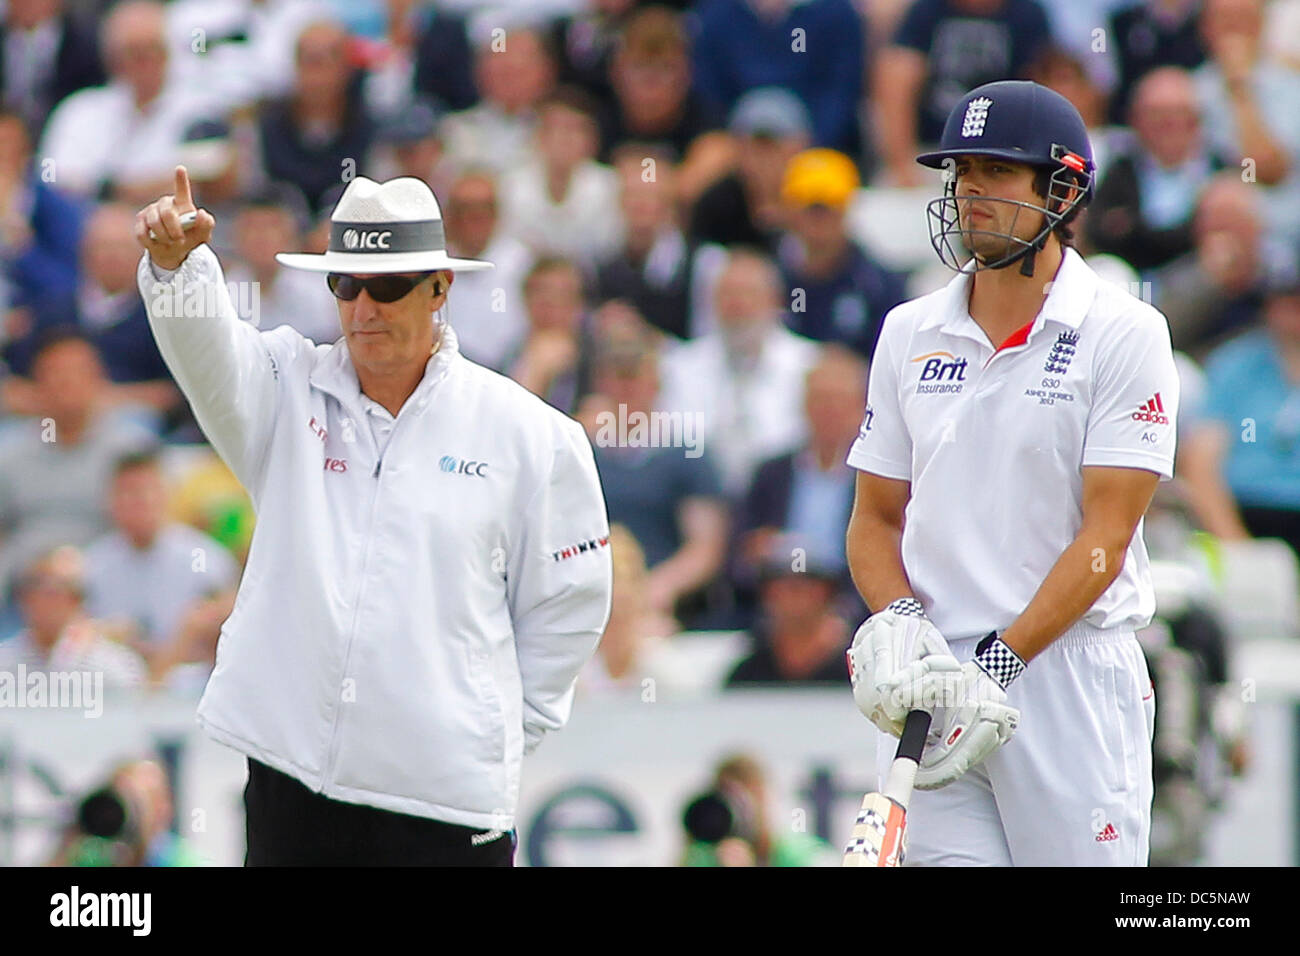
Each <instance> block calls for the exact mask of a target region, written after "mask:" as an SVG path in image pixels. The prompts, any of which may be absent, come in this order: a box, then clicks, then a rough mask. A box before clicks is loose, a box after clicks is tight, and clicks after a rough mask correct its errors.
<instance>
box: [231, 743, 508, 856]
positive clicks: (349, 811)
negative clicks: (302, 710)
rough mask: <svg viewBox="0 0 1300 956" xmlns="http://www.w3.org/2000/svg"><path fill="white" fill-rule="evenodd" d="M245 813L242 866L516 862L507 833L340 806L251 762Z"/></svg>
mask: <svg viewBox="0 0 1300 956" xmlns="http://www.w3.org/2000/svg"><path fill="white" fill-rule="evenodd" d="M244 808H245V810H246V811H247V817H246V821H247V822H246V830H245V833H246V836H247V839H248V853H247V855H246V856H245V857H244V865H245V866H513V865H514V834H513V833H504V834H501V835H500V836H498V837H496V838H495V839H492V840H488V841H484V842H477V841H476V840H475V837H476V835H477V836H478V840H479V841H482V840H483V837H484V836H486V835H487V834H481V833H480V831H477V830H474V829H473V828H472V827H462V826H457V825H456V824H453V823H443V822H441V821H439V820H430V819H428V818H426V817H415V816H410V815H408V814H405V813H393V812H392V811H389V810H380V809H378V808H377V807H368V806H362V805H359V804H354V803H341V802H340V801H338V800H331V799H330V798H329V797H326V796H324V795H322V794H319V793H313V792H312V791H311V790H309V789H308V788H307V787H305V786H303V785H302V784H301V783H299V782H298V781H297V780H295V779H294V778H293V777H290V776H288V775H286V774H283V773H280V772H279V771H278V770H273V769H272V768H270V767H268V766H266V765H265V764H263V763H260V762H258V761H256V760H253V759H252V758H251V757H250V758H249V760H248V785H247V786H246V787H245V788H244Z"/></svg>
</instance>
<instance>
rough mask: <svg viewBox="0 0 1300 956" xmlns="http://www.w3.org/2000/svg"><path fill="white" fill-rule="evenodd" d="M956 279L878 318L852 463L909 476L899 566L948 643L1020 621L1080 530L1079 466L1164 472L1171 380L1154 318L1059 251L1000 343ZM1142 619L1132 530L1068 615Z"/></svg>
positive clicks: (1170, 433)
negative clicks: (1086, 599) (1118, 557)
mask: <svg viewBox="0 0 1300 956" xmlns="http://www.w3.org/2000/svg"><path fill="white" fill-rule="evenodd" d="M969 282H970V276H969V275H966V274H962V275H958V276H956V277H955V278H954V279H953V280H952V281H951V282H950V283H948V285H947V286H945V287H944V288H942V289H940V290H938V291H937V292H933V293H931V294H930V295H927V296H923V297H921V298H919V299H914V300H912V301H910V302H904V303H903V304H901V305H899V306H897V307H896V308H894V309H893V310H892V311H890V313H889V314H888V315H887V316H886V317H885V320H884V325H883V327H882V329H881V333H880V341H879V344H878V346H877V348H876V352H875V358H874V360H873V362H872V368H871V380H870V385H869V388H868V393H867V409H866V416H865V418H864V420H863V423H862V427H861V429H860V430H859V433H858V438H857V440H856V441H855V442H854V443H853V447H852V448H851V449H850V450H849V456H848V463H849V464H850V465H852V466H853V467H854V468H858V469H860V470H862V471H869V472H872V473H873V474H878V475H882V476H884V477H887V478H896V479H901V480H904V481H910V482H911V485H912V487H911V500H910V501H909V502H908V504H907V509H906V512H905V522H904V527H903V535H902V557H903V567H904V569H905V570H906V572H907V576H908V580H909V581H910V582H911V584H912V589H913V591H914V592H915V593H916V596H917V597H918V598H919V599H920V600H921V602H922V603H923V604H924V605H925V608H926V613H927V614H928V615H929V617H930V619H931V620H932V621H933V622H934V625H935V626H936V627H937V628H938V629H939V631H940V632H941V633H942V634H943V635H944V636H945V637H946V638H948V639H949V640H952V639H958V638H963V637H972V636H975V635H982V634H986V633H988V632H989V631H990V630H994V629H997V630H1002V629H1004V628H1006V627H1008V626H1010V624H1011V623H1012V622H1013V621H1014V620H1015V619H1016V618H1017V617H1019V616H1020V614H1021V613H1022V612H1023V611H1024V609H1025V607H1026V606H1027V605H1028V604H1029V602H1030V600H1031V599H1032V598H1033V596H1034V594H1035V592H1036V591H1037V590H1038V588H1039V586H1040V585H1041V584H1042V583H1043V580H1044V578H1046V577H1047V574H1048V572H1049V571H1050V570H1051V568H1052V566H1053V565H1054V564H1055V563H1056V561H1057V559H1058V558H1060V556H1061V553H1062V552H1063V551H1064V550H1065V549H1066V548H1067V547H1068V546H1069V545H1070V543H1071V542H1072V541H1073V540H1074V537H1075V535H1076V534H1077V533H1078V530H1079V527H1080V525H1081V523H1082V517H1083V510H1082V501H1083V473H1082V471H1081V468H1082V467H1084V466H1087V465H1104V466H1118V467H1128V468H1142V469H1146V470H1149V471H1153V472H1157V473H1159V474H1160V475H1161V476H1162V478H1171V477H1172V476H1173V462H1174V431H1175V422H1176V414H1177V411H1178V373H1177V371H1176V370H1175V367H1174V359H1173V351H1172V349H1171V347H1170V343H1169V326H1168V323H1167V322H1166V321H1165V318H1164V316H1163V315H1162V314H1161V313H1160V312H1158V311H1157V310H1156V309H1154V308H1152V307H1151V306H1150V305H1147V304H1146V303H1144V302H1142V301H1141V300H1139V299H1137V298H1136V297H1134V296H1132V295H1130V294H1129V293H1128V292H1126V291H1125V290H1124V289H1122V288H1121V287H1119V286H1118V285H1115V284H1113V283H1110V282H1105V281H1103V280H1102V279H1100V278H1099V277H1098V276H1097V274H1096V273H1095V272H1093V271H1092V269H1091V268H1090V267H1089V266H1088V265H1087V264H1086V263H1085V262H1084V261H1083V260H1082V259H1081V258H1080V257H1079V255H1078V253H1076V252H1075V251H1074V250H1072V249H1067V250H1066V253H1065V257H1064V260H1063V261H1062V264H1061V268H1060V269H1059V271H1058V272H1057V275H1056V277H1055V280H1054V281H1053V283H1052V285H1051V289H1050V292H1049V294H1048V296H1047V298H1046V300H1045V301H1044V303H1043V308H1042V310H1041V311H1040V312H1039V314H1038V315H1037V316H1036V317H1035V319H1034V321H1033V323H1032V325H1031V326H1029V327H1028V328H1029V332H1028V334H1027V336H1026V334H1025V330H1024V329H1022V330H1020V332H1018V333H1016V334H1015V335H1012V336H1011V337H1010V338H1009V339H1008V340H1007V342H1005V343H1003V345H1002V347H1001V348H999V349H996V350H995V349H994V347H993V345H992V344H991V343H990V342H989V339H988V336H987V335H985V333H984V331H983V330H982V329H981V328H980V327H979V325H977V324H976V322H975V320H974V319H972V318H971V316H970V312H969V309H968V301H969ZM1154 610H1155V595H1154V592H1153V590H1152V586H1151V578H1150V569H1149V563H1148V560H1147V552H1146V546H1145V545H1144V543H1143V540H1142V524H1141V523H1140V522H1139V524H1138V527H1137V531H1136V533H1135V534H1134V536H1133V540H1132V541H1131V542H1130V544H1129V547H1128V551H1127V553H1126V554H1125V557H1124V567H1123V569H1122V570H1121V572H1120V574H1119V577H1118V578H1116V579H1115V581H1114V582H1113V583H1112V584H1111V586H1110V587H1109V588H1107V589H1106V591H1105V592H1104V593H1103V594H1102V595H1101V597H1099V598H1098V599H1097V601H1096V602H1095V603H1094V604H1093V605H1092V607H1091V608H1089V609H1088V611H1087V612H1085V614H1084V615H1083V618H1082V619H1081V622H1080V624H1081V625H1084V626H1089V625H1090V626H1092V627H1097V628H1107V629H1109V628H1120V627H1122V628H1133V629H1137V628H1140V627H1144V626H1145V625H1146V624H1147V623H1149V621H1150V619H1151V615H1152V613H1153V612H1154Z"/></svg>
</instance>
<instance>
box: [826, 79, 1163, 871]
mask: <svg viewBox="0 0 1300 956" xmlns="http://www.w3.org/2000/svg"><path fill="white" fill-rule="evenodd" d="M918 161H919V162H920V163H922V164H923V165H925V166H929V167H932V168H935V169H940V170H942V171H943V174H944V191H943V195H942V196H941V197H940V198H937V199H935V200H933V201H932V202H931V203H930V204H929V206H928V216H929V224H930V236H931V242H932V244H933V245H934V248H935V250H936V252H937V253H938V254H939V256H940V258H941V259H942V260H943V261H944V263H945V264H946V265H948V266H949V267H950V268H952V269H953V270H955V271H956V273H957V274H956V276H955V277H954V278H953V279H952V280H951V281H950V282H949V283H948V284H947V285H946V286H945V287H944V288H942V289H940V290H938V291H936V292H934V293H932V294H930V295H926V296H923V297H921V298H918V299H914V300H912V301H910V302H905V303H903V304H902V305H899V306H898V307H896V308H895V309H893V310H892V311H891V312H890V313H889V315H888V316H887V317H886V318H885V320H884V324H883V328H882V331H881V335H880V342H879V346H878V347H877V349H876V352H875V359H874V361H873V363H872V369H871V378H870V385H869V388H868V395H867V408H866V414H865V417H864V419H863V422H862V427H861V429H860V431H859V435H858V438H857V440H856V441H855V443H854V444H853V447H852V449H851V450H850V452H849V456H848V463H849V464H850V465H852V466H853V467H854V468H856V469H857V470H858V475H857V479H856V491H855V499H854V505H853V513H852V518H851V520H850V524H849V530H848V535H847V550H848V560H849V566H850V569H851V571H852V574H853V577H854V580H855V582H856V583H857V586H858V588H859V590H860V591H861V593H862V596H863V598H864V600H865V601H866V602H867V605H868V606H869V607H870V608H872V609H873V610H875V611H876V613H875V614H873V615H872V616H871V617H870V618H868V619H867V621H866V622H865V623H864V624H863V625H862V626H861V627H860V628H859V630H858V632H857V634H856V636H855V639H854V642H853V646H852V649H851V650H850V651H849V656H850V670H851V673H852V675H853V693H854V697H855V699H856V701H857V703H858V706H859V707H860V708H861V710H862V711H863V713H864V714H866V715H867V716H868V718H869V719H870V720H871V721H872V722H873V723H874V724H875V725H876V726H877V727H878V728H879V729H880V731H881V734H882V736H881V738H880V740H879V741H878V747H877V752H878V754H879V757H878V762H879V764H880V770H881V772H882V774H883V772H884V771H885V769H886V768H887V767H888V766H889V764H890V763H891V761H892V758H893V757H894V751H895V747H894V744H895V743H896V741H894V740H893V739H892V738H893V737H898V736H899V734H900V733H901V731H902V729H903V726H904V721H905V719H906V717H907V714H908V713H909V712H910V711H912V710H914V709H920V710H926V711H929V712H930V713H932V714H933V718H932V721H931V724H930V731H929V734H928V736H927V738H926V742H925V746H924V749H923V751H922V754H921V759H920V765H919V769H918V770H917V771H916V781H915V785H916V788H917V791H918V792H916V793H915V794H914V795H913V797H912V802H911V804H910V806H909V808H908V820H907V833H908V837H907V849H906V855H905V859H906V863H907V864H908V865H928V866H1012V865H1015V866H1144V865H1146V863H1147V855H1148V845H1149V837H1150V825H1151V799H1152V757H1151V738H1152V734H1153V730H1154V717H1155V700H1154V691H1153V689H1152V684H1151V679H1150V676H1149V675H1148V672H1147V667H1146V662H1145V659H1144V658H1143V655H1142V651H1141V649H1140V648H1139V646H1138V642H1137V640H1136V638H1135V636H1134V633H1135V631H1137V630H1139V629H1141V628H1142V627H1144V626H1146V624H1148V623H1149V621H1150V620H1151V617H1152V614H1153V612H1154V610H1155V597H1154V592H1153V589H1152V583H1151V576H1150V568H1149V562H1148V558H1147V552H1146V548H1145V545H1144V544H1143V539H1142V516H1143V514H1144V513H1145V511H1146V509H1147V506H1148V504H1149V503H1150V501H1151V497H1152V495H1153V493H1154V491H1155V489H1156V485H1157V483H1158V482H1159V481H1160V480H1162V479H1169V478H1172V477H1173V462H1174V430H1175V418H1176V415H1177V410H1178V394H1179V390H1178V377H1177V374H1176V372H1175V366H1174V360H1173V354H1172V350H1171V347H1170V337H1169V328H1168V324H1167V322H1166V320H1165V318H1164V316H1163V315H1161V314H1160V312H1158V311H1157V310H1156V309H1154V308H1152V307H1151V306H1150V305H1148V304H1147V303H1145V302H1142V301H1141V300H1139V299H1138V298H1136V297H1134V296H1132V295H1130V294H1129V292H1128V291H1126V290H1125V289H1123V288H1120V287H1119V286H1116V285H1114V284H1111V283H1109V282H1106V281H1103V280H1102V279H1101V278H1099V277H1098V275H1097V274H1096V273H1095V272H1093V270H1092V269H1091V268H1089V266H1088V265H1087V264H1086V263H1085V262H1084V260H1083V259H1082V258H1081V257H1080V255H1079V254H1078V252H1077V251H1076V250H1075V249H1074V248H1073V246H1072V241H1071V240H1072V227H1071V222H1072V221H1073V220H1074V219H1075V218H1076V217H1077V216H1078V214H1079V212H1080V211H1081V210H1082V208H1083V207H1084V205H1085V204H1086V203H1087V202H1088V200H1089V198H1090V196H1091V194H1092V187H1093V175H1094V170H1095V165H1094V162H1093V157H1092V150H1091V147H1090V144H1089V141H1088V134H1087V131H1086V129H1085V127H1084V123H1083V121H1082V119H1081V118H1080V116H1079V114H1078V112H1077V111H1076V110H1075V109H1074V107H1073V106H1071V105H1070V103H1069V102H1068V101H1067V100H1066V99H1065V98H1064V97H1062V96H1060V95H1059V94H1057V93H1055V92H1053V91H1051V90H1049V89H1047V88H1045V87H1043V86H1039V85H1037V84H1035V83H1030V82H1022V81H1005V82H997V83H990V84H986V85H984V86H981V87H979V88H977V89H975V90H972V91H971V92H970V93H968V94H967V95H966V96H965V97H963V98H962V100H961V101H960V102H959V103H958V104H957V106H956V107H955V109H954V110H953V112H952V113H951V115H950V116H949V117H948V121H947V124H946V126H945V128H944V131H943V137H942V140H941V141H940V143H939V146H938V148H937V149H936V150H935V151H933V152H928V153H925V154H923V155H921V156H920V157H918Z"/></svg>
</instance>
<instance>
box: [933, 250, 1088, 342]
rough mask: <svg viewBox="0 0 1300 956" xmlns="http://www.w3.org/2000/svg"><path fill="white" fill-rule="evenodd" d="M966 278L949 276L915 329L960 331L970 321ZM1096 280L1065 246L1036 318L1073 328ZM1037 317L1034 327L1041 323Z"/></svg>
mask: <svg viewBox="0 0 1300 956" xmlns="http://www.w3.org/2000/svg"><path fill="white" fill-rule="evenodd" d="M1008 268H1013V269H1014V268H1018V266H1008ZM970 280H971V273H969V272H962V273H959V274H957V275H955V276H953V278H952V281H951V282H949V283H948V284H947V285H946V286H944V287H943V289H941V290H940V293H939V299H938V302H936V303H935V305H936V307H935V308H934V309H932V310H930V311H928V312H927V313H926V315H925V318H924V319H922V320H921V323H920V324H919V325H918V326H917V331H918V332H923V331H925V330H926V329H932V328H936V327H938V328H942V329H944V331H947V332H953V333H957V334H962V333H960V332H959V331H958V330H959V329H961V328H963V327H965V326H966V325H967V324H968V323H970V322H971V321H972V319H971V318H970V311H969V303H970V285H969V283H970ZM1098 281H1099V280H1098V278H1097V274H1096V273H1095V272H1093V271H1092V269H1091V268H1089V267H1088V264H1087V263H1086V262H1084V261H1083V257H1082V256H1080V255H1079V253H1078V252H1076V251H1075V250H1074V249H1073V248H1070V247H1066V249H1065V255H1064V256H1063V257H1062V259H1061V267H1060V268H1059V269H1058V270H1057V271H1056V278H1055V279H1053V280H1052V288H1051V290H1050V291H1049V292H1048V294H1047V299H1046V301H1044V302H1043V307H1042V309H1041V310H1039V313H1038V317H1037V319H1041V320H1043V321H1044V322H1059V323H1061V324H1062V325H1067V326H1069V327H1070V328H1072V329H1077V328H1078V327H1079V326H1080V324H1082V322H1083V320H1084V318H1085V317H1086V316H1087V314H1088V310H1089V309H1090V308H1092V300H1093V298H1094V297H1095V296H1096V294H1097V283H1098ZM1037 319H1036V320H1035V323H1034V324H1035V327H1039V326H1041V323H1040V322H1039V321H1037Z"/></svg>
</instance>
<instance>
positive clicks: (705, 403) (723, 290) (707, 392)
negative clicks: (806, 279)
mask: <svg viewBox="0 0 1300 956" xmlns="http://www.w3.org/2000/svg"><path fill="white" fill-rule="evenodd" d="M784 294H785V286H784V284H783V283H782V280H781V277H780V273H779V272H777V270H776V266H775V265H773V263H772V260H771V259H770V258H768V257H767V256H765V255H763V254H762V253H759V252H756V251H751V250H748V249H735V250H733V251H732V252H731V253H730V255H729V256H728V260H727V263H726V265H725V266H724V267H723V269H722V272H721V273H720V274H719V276H718V280H717V283H716V285H715V287H714V309H715V312H716V315H717V322H718V328H717V331H715V332H711V333H709V334H707V335H704V336H701V337H700V338H698V339H694V340H692V341H690V342H686V343H684V344H682V345H678V346H676V347H674V348H673V349H672V351H670V352H669V353H668V354H667V355H666V356H665V360H664V362H663V365H662V369H663V380H664V389H663V396H662V400H661V406H662V408H664V409H665V410H668V411H682V412H690V413H698V414H701V415H702V416H703V431H704V446H705V447H706V448H707V449H708V454H709V455H710V456H711V457H712V458H713V461H714V464H715V465H716V466H717V468H718V473H719V475H720V476H721V478H722V486H723V489H724V491H725V492H726V493H727V495H728V497H729V498H730V499H731V500H732V501H733V502H735V501H739V500H740V498H741V496H742V495H744V493H745V491H746V489H747V488H748V487H749V483H750V480H751V479H752V478H753V475H754V471H755V469H756V468H757V467H758V465H759V463H760V462H762V461H764V460H766V459H768V458H773V457H775V456H776V455H779V454H782V453H784V452H788V451H792V450H793V449H795V448H796V447H798V446H799V444H800V443H801V442H802V441H803V438H804V434H805V425H804V419H803V408H802V398H803V385H804V377H805V376H806V375H807V374H808V370H809V369H811V368H812V367H813V365H814V364H815V363H816V361H817V353H818V347H817V343H815V342H813V341H812V340H811V339H806V338H804V337H803V336H800V335H796V334H795V333H793V332H791V331H790V330H789V329H787V328H785V327H784V326H783V325H782V324H781V315H782V310H783V304H784Z"/></svg>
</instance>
